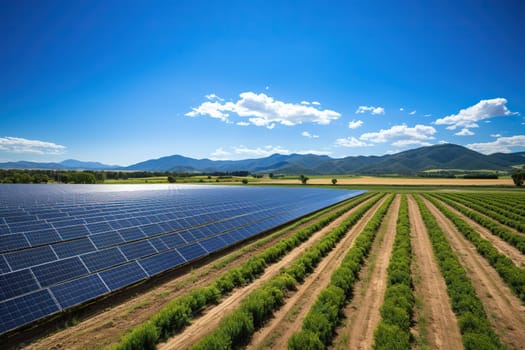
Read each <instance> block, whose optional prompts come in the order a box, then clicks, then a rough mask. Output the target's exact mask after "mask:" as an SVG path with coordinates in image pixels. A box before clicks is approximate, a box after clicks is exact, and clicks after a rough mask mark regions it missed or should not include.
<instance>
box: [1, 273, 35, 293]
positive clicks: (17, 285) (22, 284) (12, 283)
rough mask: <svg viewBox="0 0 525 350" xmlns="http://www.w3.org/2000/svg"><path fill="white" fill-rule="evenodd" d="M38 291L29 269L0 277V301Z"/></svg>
mask: <svg viewBox="0 0 525 350" xmlns="http://www.w3.org/2000/svg"><path fill="white" fill-rule="evenodd" d="M37 289H39V287H38V284H37V283H36V281H35V278H34V277H33V274H32V273H31V271H29V269H25V270H20V271H16V272H11V273H8V274H5V275H0V301H3V300H6V299H10V298H13V297H16V296H18V295H22V294H25V293H28V292H31V291H34V290H37Z"/></svg>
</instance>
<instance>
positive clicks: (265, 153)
mask: <svg viewBox="0 0 525 350" xmlns="http://www.w3.org/2000/svg"><path fill="white" fill-rule="evenodd" d="M229 149H230V150H226V149H224V148H222V147H220V148H217V149H216V150H215V151H214V152H213V153H212V154H211V156H210V158H211V159H213V160H227V159H246V158H263V157H269V156H271V155H272V154H275V153H279V154H292V153H297V154H315V155H329V154H330V153H331V152H329V151H318V150H302V151H296V152H293V151H290V150H288V149H286V148H283V147H281V146H271V145H267V146H264V147H256V148H250V147H246V146H236V147H229Z"/></svg>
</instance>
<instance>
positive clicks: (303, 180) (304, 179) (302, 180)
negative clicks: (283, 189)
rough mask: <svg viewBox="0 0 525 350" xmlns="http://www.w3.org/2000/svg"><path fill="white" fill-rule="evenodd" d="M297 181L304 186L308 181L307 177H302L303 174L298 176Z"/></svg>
mask: <svg viewBox="0 0 525 350" xmlns="http://www.w3.org/2000/svg"><path fill="white" fill-rule="evenodd" d="M299 180H301V183H302V184H303V185H306V182H307V181H308V180H309V179H308V177H306V176H304V175H303V174H301V176H299Z"/></svg>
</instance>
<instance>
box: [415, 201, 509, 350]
mask: <svg viewBox="0 0 525 350" xmlns="http://www.w3.org/2000/svg"><path fill="white" fill-rule="evenodd" d="M415 199H416V202H417V205H418V207H419V211H420V212H421V216H422V218H423V222H424V223H425V226H426V228H427V231H428V235H429V237H430V241H431V243H432V250H433V251H434V256H435V257H436V261H437V263H438V265H439V269H440V271H441V274H442V275H443V278H444V279H445V283H446V285H447V292H448V295H449V297H450V303H451V305H452V311H453V312H454V313H455V314H456V317H457V320H458V325H459V330H460V332H461V339H462V342H463V346H464V347H465V349H466V350H478V349H504V346H503V345H502V344H501V342H500V341H499V338H498V336H497V335H496V333H495V332H494V330H493V329H492V328H491V327H490V324H489V321H488V319H487V315H486V313H485V310H484V309H483V304H482V303H481V301H480V300H479V298H478V296H477V294H476V291H475V290H474V287H473V286H472V283H471V282H470V280H469V278H468V277H467V274H466V272H465V269H463V267H462V266H461V264H460V262H459V260H458V258H457V257H456V255H455V254H454V252H453V251H452V248H451V247H450V244H449V242H448V241H447V239H446V237H445V234H444V233H443V231H442V230H441V228H440V227H439V225H438V223H437V222H436V219H435V218H434V216H433V215H432V214H431V213H430V211H429V210H428V208H427V207H426V206H425V204H424V203H423V201H422V199H421V198H420V197H419V196H415Z"/></svg>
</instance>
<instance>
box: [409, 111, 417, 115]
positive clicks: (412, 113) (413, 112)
mask: <svg viewBox="0 0 525 350" xmlns="http://www.w3.org/2000/svg"><path fill="white" fill-rule="evenodd" d="M408 114H410V115H414V114H416V111H415V110H413V111H412V112H410V113H408Z"/></svg>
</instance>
